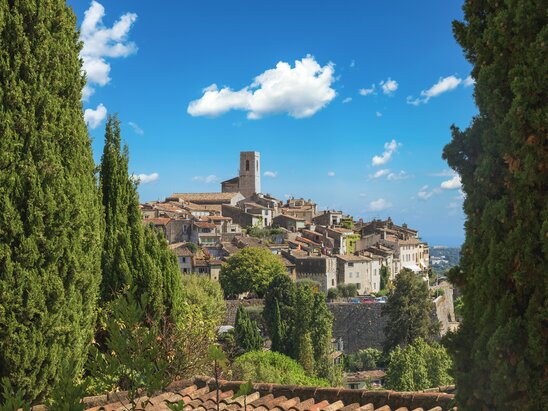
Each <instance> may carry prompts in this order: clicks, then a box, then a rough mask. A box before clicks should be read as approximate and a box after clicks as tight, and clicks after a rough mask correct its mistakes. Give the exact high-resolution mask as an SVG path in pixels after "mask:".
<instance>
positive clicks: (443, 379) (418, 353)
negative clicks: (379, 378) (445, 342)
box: [386, 338, 453, 391]
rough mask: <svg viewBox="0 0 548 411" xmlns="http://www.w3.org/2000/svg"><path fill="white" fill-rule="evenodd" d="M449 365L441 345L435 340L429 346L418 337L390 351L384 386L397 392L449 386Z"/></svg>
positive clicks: (447, 356) (450, 381)
mask: <svg viewBox="0 0 548 411" xmlns="http://www.w3.org/2000/svg"><path fill="white" fill-rule="evenodd" d="M451 365H452V364H451V358H450V357H449V354H448V353H447V351H446V350H445V348H444V347H442V346H441V345H439V344H437V343H433V344H432V345H428V344H427V343H426V342H425V341H424V340H423V339H421V338H418V339H416V340H415V341H413V343H412V344H410V345H407V346H406V347H404V348H402V347H400V346H397V347H396V348H395V349H394V350H393V351H392V352H390V355H389V365H388V369H387V371H386V386H387V388H390V389H393V390H396V391H417V390H423V389H426V388H432V387H439V386H442V385H448V384H451V383H452V381H453V380H452V378H451V376H450V374H449V371H450V369H451Z"/></svg>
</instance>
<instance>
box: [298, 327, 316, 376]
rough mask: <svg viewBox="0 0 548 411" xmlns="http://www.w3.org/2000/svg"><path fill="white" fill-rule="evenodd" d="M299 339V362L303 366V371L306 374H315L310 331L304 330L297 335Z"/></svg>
mask: <svg viewBox="0 0 548 411" xmlns="http://www.w3.org/2000/svg"><path fill="white" fill-rule="evenodd" d="M298 338H299V339H300V341H299V353H298V355H299V358H298V361H299V364H301V366H302V367H303V370H304V372H305V373H306V374H307V375H314V374H315V370H316V368H315V364H314V349H313V348H312V339H311V338H310V333H309V332H305V333H303V334H301V335H299V337H298Z"/></svg>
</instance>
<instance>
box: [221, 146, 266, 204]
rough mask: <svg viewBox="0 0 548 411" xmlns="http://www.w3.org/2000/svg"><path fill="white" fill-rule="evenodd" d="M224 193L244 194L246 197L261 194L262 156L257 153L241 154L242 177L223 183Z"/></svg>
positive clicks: (247, 152)
mask: <svg viewBox="0 0 548 411" xmlns="http://www.w3.org/2000/svg"><path fill="white" fill-rule="evenodd" d="M221 191H222V192H223V193H236V192H239V193H242V195H243V196H244V197H250V196H252V195H253V194H256V193H260V192H261V154H260V153H259V152H257V151H242V152H240V175H239V176H238V177H234V178H231V179H229V180H225V181H223V182H221Z"/></svg>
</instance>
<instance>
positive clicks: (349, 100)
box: [342, 97, 352, 104]
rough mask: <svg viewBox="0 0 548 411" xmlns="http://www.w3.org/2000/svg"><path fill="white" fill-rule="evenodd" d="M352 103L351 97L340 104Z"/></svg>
mask: <svg viewBox="0 0 548 411" xmlns="http://www.w3.org/2000/svg"><path fill="white" fill-rule="evenodd" d="M351 101H352V97H347V98H345V99H344V100H343V101H342V102H343V104H346V103H350V102H351Z"/></svg>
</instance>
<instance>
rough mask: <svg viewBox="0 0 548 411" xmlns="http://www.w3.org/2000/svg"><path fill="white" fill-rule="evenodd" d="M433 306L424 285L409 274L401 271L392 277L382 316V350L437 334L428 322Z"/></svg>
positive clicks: (424, 283)
mask: <svg viewBox="0 0 548 411" xmlns="http://www.w3.org/2000/svg"><path fill="white" fill-rule="evenodd" d="M433 311H434V303H433V302H432V298H431V297H430V291H429V290H428V284H427V283H426V282H425V281H423V279H422V278H421V277H420V276H418V275H417V274H415V273H414V272H413V271H411V270H409V269H406V268H404V269H403V270H401V271H400V272H399V273H398V275H396V281H395V289H394V292H393V293H392V294H391V295H390V296H389V297H388V301H387V302H386V304H385V305H384V307H383V311H382V315H386V316H387V317H388V322H387V325H386V327H385V329H384V334H385V337H386V339H385V343H384V351H385V352H386V353H388V352H389V351H390V350H391V349H393V348H394V347H396V346H397V345H403V346H405V345H407V344H410V343H411V342H412V341H413V340H415V339H416V338H424V339H426V340H431V339H433V338H435V337H436V335H437V334H438V331H439V323H438V322H436V321H434V320H433V319H432V313H433Z"/></svg>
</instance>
